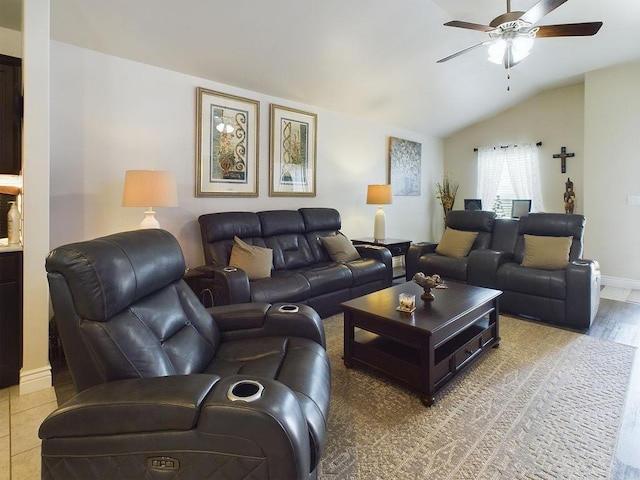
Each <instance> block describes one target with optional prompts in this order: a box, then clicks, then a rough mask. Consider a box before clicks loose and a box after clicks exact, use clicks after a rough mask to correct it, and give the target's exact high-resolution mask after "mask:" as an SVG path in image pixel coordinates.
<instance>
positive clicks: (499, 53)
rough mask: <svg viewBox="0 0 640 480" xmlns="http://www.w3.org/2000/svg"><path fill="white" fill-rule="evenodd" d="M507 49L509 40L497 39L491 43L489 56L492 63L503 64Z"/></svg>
mask: <svg viewBox="0 0 640 480" xmlns="http://www.w3.org/2000/svg"><path fill="white" fill-rule="evenodd" d="M506 49H507V42H506V41H505V40H497V41H495V42H493V43H492V44H491V45H489V58H488V60H489V61H490V62H491V63H495V64H496V65H502V59H503V58H504V52H505V50H506Z"/></svg>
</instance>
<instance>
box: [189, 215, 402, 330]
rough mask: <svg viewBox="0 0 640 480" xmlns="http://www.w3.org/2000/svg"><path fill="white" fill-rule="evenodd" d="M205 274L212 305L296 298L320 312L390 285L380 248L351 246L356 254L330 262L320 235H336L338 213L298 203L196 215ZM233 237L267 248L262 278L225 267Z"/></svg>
mask: <svg viewBox="0 0 640 480" xmlns="http://www.w3.org/2000/svg"><path fill="white" fill-rule="evenodd" d="M198 221H199V223H200V231H201V233H202V245H203V249H204V257H205V262H206V265H205V266H204V267H198V268H199V269H200V270H204V271H205V272H206V276H207V278H205V279H203V280H202V281H201V287H202V288H205V289H210V290H211V291H212V292H213V297H214V301H215V304H216V305H227V304H234V303H245V302H269V303H275V302H299V303H304V304H308V305H310V306H311V307H313V308H314V309H315V310H316V311H317V312H318V313H319V314H320V316H321V317H323V318H324V317H327V316H329V315H333V314H335V313H338V312H340V311H341V310H340V303H341V302H344V301H346V300H350V299H352V298H355V297H359V296H362V295H366V294H368V293H371V292H374V291H377V290H380V289H382V288H386V287H389V286H391V283H392V281H393V267H392V259H391V253H390V252H389V250H387V249H386V248H384V247H379V246H372V245H357V246H356V247H355V248H356V250H357V251H358V253H359V256H360V258H357V259H354V260H350V261H346V262H340V261H334V260H333V259H332V258H331V257H330V256H329V253H328V252H327V250H326V248H325V247H324V246H323V243H322V241H321V239H322V238H323V237H333V236H336V235H341V233H340V228H341V219H340V213H339V212H338V211H337V210H335V209H333V208H300V209H299V210H270V211H263V212H257V213H253V212H222V213H210V214H206V215H201V216H200V217H199V219H198ZM234 237H238V238H240V239H241V240H242V241H244V242H246V243H247V244H249V245H252V246H259V247H264V248H267V249H271V250H272V251H273V265H272V269H271V272H270V275H268V276H267V277H266V278H261V279H257V280H250V279H249V277H248V276H247V274H246V272H245V271H243V270H242V269H235V270H233V269H230V268H228V267H229V260H230V257H231V253H232V248H233V246H234Z"/></svg>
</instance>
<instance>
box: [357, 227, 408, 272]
mask: <svg viewBox="0 0 640 480" xmlns="http://www.w3.org/2000/svg"><path fill="white" fill-rule="evenodd" d="M351 242H352V243H353V244H354V245H379V246H381V247H386V248H388V249H389V251H390V252H391V256H392V257H400V258H401V265H400V266H398V267H393V279H394V280H396V279H398V278H404V276H405V265H406V263H405V260H406V255H407V252H408V251H409V247H410V246H411V240H401V239H398V238H385V239H384V240H379V241H376V240H375V239H374V238H373V237H365V238H354V239H352V240H351Z"/></svg>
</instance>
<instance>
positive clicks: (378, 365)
mask: <svg viewBox="0 0 640 480" xmlns="http://www.w3.org/2000/svg"><path fill="white" fill-rule="evenodd" d="M351 315H352V314H350V313H349V312H345V329H347V328H348V327H347V324H348V323H349V322H350V318H349V317H351ZM498 318H499V317H498V316H497V315H496V314H495V312H494V311H493V309H491V310H490V311H486V312H483V316H482V317H480V318H478V319H477V320H476V321H474V322H473V323H471V324H470V325H469V326H467V327H466V328H464V329H463V330H461V331H459V332H457V333H456V334H455V335H453V336H452V337H451V338H449V339H447V340H446V341H444V342H442V344H440V345H431V342H430V340H431V337H422V339H421V340H420V339H419V338H416V342H407V341H406V339H399V338H394V337H393V336H392V335H389V332H385V334H380V333H376V332H375V330H376V328H375V326H371V325H368V326H367V327H366V328H367V329H365V328H361V327H356V326H355V325H354V326H353V327H352V328H353V330H352V331H353V340H352V341H351V344H350V346H351V348H350V349H349V350H350V355H349V356H348V357H347V356H345V357H344V364H345V366H346V367H347V368H351V367H353V366H356V365H360V366H365V367H368V368H372V369H374V370H376V371H378V372H381V373H383V374H385V375H388V376H390V377H392V378H394V379H396V380H399V381H400V382H402V383H404V384H406V385H408V386H409V387H412V388H416V389H417V390H418V391H419V392H420V394H421V395H420V400H421V401H422V403H423V404H424V405H426V406H431V405H433V403H434V401H435V397H434V395H435V393H436V392H437V391H438V390H440V389H441V388H442V387H443V386H444V385H445V384H446V383H447V382H448V381H450V380H451V379H452V378H453V377H454V376H455V375H457V374H458V373H459V372H461V371H462V370H464V369H465V368H466V367H467V366H469V365H470V364H471V363H473V362H474V361H475V360H476V359H478V358H479V357H480V356H481V355H483V354H484V353H485V352H486V351H487V350H488V349H489V348H490V347H497V346H498V345H499V341H500V338H499V337H498V331H499V330H498ZM359 323H362V322H359V321H357V320H356V322H355V324H359ZM364 323H367V322H364ZM372 327H373V328H372ZM371 330H373V331H371ZM414 338H415V337H414Z"/></svg>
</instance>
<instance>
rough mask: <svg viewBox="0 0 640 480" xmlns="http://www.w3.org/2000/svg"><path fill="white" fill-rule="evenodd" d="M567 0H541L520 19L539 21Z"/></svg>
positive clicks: (529, 21) (532, 22)
mask: <svg viewBox="0 0 640 480" xmlns="http://www.w3.org/2000/svg"><path fill="white" fill-rule="evenodd" d="M566 1H567V0H540V1H539V2H538V3H536V4H535V5H534V6H533V7H531V8H530V9H529V10H527V11H526V12H525V13H524V14H523V15H522V16H521V17H520V20H522V21H523V22H527V23H531V24H534V23H536V22H539V21H540V20H541V19H542V17H544V16H545V15H547V14H548V13H550V12H552V11H554V10H555V9H556V8H558V7H559V6H560V5H562V4H563V3H565V2H566Z"/></svg>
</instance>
